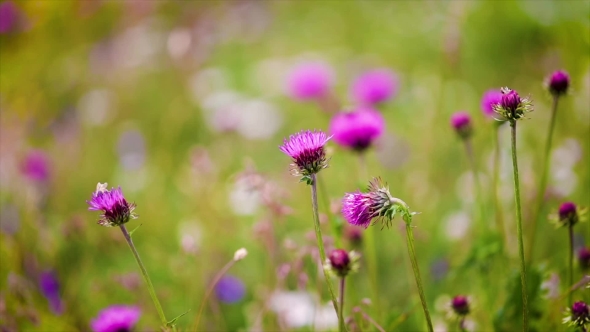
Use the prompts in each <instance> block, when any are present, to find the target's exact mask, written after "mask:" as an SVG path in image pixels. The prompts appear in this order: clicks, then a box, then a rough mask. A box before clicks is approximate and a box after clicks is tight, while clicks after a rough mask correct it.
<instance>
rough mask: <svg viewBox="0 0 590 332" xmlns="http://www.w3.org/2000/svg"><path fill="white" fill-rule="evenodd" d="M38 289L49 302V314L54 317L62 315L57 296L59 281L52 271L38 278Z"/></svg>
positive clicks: (60, 304) (60, 302) (59, 299)
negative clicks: (52, 314)
mask: <svg viewBox="0 0 590 332" xmlns="http://www.w3.org/2000/svg"><path fill="white" fill-rule="evenodd" d="M39 288H41V293H43V296H45V298H46V299H47V301H48V302H49V308H50V309H51V312H53V313H54V314H56V315H61V314H62V313H63V305H62V301H61V297H60V296H59V281H58V280H57V276H56V275H55V273H54V272H53V271H45V272H43V273H41V275H40V276H39Z"/></svg>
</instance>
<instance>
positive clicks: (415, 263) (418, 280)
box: [406, 219, 433, 332]
mask: <svg viewBox="0 0 590 332" xmlns="http://www.w3.org/2000/svg"><path fill="white" fill-rule="evenodd" d="M406 234H407V236H408V253H409V254H410V260H411V261H412V269H413V270H414V277H415V278H416V286H418V293H419V294H420V301H421V302H422V309H424V316H425V317H426V324H428V331H430V332H432V331H433V328H432V321H431V320H430V313H429V312H428V305H427V304H426V296H424V289H423V288H422V278H421V277H420V269H419V268H418V260H417V259H416V249H415V248H414V234H413V233H412V220H411V219H410V220H407V221H406Z"/></svg>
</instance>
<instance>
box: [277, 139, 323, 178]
mask: <svg viewBox="0 0 590 332" xmlns="http://www.w3.org/2000/svg"><path fill="white" fill-rule="evenodd" d="M330 138H331V137H329V136H327V135H326V134H325V133H324V132H322V131H319V130H318V131H310V130H302V131H300V132H298V133H296V134H295V135H291V136H289V139H285V140H284V141H283V145H281V146H280V147H279V149H280V150H281V151H282V152H283V153H285V154H286V155H288V156H289V157H291V158H292V159H293V163H292V164H291V171H292V173H293V175H296V176H298V175H301V176H303V177H304V178H309V177H310V176H311V175H312V174H316V173H318V172H319V171H321V170H322V169H324V168H326V167H328V160H327V159H326V151H325V150H324V145H326V142H328V140H329V139H330Z"/></svg>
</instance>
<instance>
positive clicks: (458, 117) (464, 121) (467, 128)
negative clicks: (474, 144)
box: [451, 112, 473, 139]
mask: <svg viewBox="0 0 590 332" xmlns="http://www.w3.org/2000/svg"><path fill="white" fill-rule="evenodd" d="M451 126H452V127H453V128H454V129H455V131H456V132H457V134H458V135H459V136H460V137H461V138H464V139H465V138H469V136H471V134H472V132H473V131H472V127H471V116H470V115H469V113H467V112H456V113H454V114H453V115H452V116H451Z"/></svg>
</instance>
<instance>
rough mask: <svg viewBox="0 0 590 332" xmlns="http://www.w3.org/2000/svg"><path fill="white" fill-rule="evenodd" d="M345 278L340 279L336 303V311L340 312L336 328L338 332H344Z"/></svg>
mask: <svg viewBox="0 0 590 332" xmlns="http://www.w3.org/2000/svg"><path fill="white" fill-rule="evenodd" d="M345 279H346V278H345V277H341V278H340V294H339V295H340V301H339V302H338V303H339V304H340V307H338V309H339V310H340V313H339V314H338V327H339V331H340V332H345V331H346V330H345V329H344V315H343V312H344V288H345V286H346V284H345V283H346V281H345Z"/></svg>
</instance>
